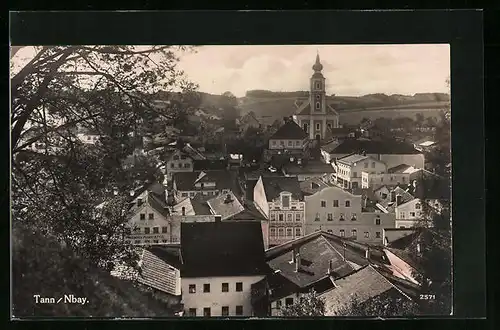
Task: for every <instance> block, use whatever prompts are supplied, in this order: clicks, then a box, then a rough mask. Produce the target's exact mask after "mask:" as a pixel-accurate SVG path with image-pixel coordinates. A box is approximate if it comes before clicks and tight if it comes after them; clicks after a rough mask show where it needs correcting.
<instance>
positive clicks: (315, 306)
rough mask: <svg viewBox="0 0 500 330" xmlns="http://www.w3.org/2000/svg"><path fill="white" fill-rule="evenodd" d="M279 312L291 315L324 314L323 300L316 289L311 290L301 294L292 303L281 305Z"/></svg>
mask: <svg viewBox="0 0 500 330" xmlns="http://www.w3.org/2000/svg"><path fill="white" fill-rule="evenodd" d="M281 313H282V315H283V316H292V317H307V316H324V315H325V302H324V301H323V299H321V298H320V297H319V296H318V294H317V293H316V291H314V290H311V291H310V292H308V293H305V294H303V295H301V296H300V297H299V299H298V300H296V302H295V303H294V304H292V305H289V306H285V307H282V308H281Z"/></svg>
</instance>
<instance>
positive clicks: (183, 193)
mask: <svg viewBox="0 0 500 330" xmlns="http://www.w3.org/2000/svg"><path fill="white" fill-rule="evenodd" d="M228 192H229V189H222V190H220V189H216V188H215V187H214V188H213V189H212V188H211V187H207V188H204V189H203V190H177V191H176V194H175V196H176V198H177V199H178V200H181V199H183V198H187V197H189V198H193V197H195V196H196V195H197V194H202V195H203V196H212V197H217V196H219V195H220V194H227V193H228Z"/></svg>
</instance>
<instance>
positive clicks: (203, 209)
mask: <svg viewBox="0 0 500 330" xmlns="http://www.w3.org/2000/svg"><path fill="white" fill-rule="evenodd" d="M198 196H199V195H197V196H196V197H195V198H188V197H186V198H184V199H183V200H181V201H179V203H177V204H176V205H174V207H173V214H175V215H181V214H182V208H183V207H184V212H185V213H184V214H185V215H210V214H212V212H211V211H210V207H209V206H208V205H207V204H206V202H205V201H204V200H202V199H200V197H198Z"/></svg>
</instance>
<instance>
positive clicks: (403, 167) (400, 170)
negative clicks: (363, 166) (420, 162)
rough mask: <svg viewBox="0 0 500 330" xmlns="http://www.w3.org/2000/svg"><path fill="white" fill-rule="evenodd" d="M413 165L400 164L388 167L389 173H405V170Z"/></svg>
mask: <svg viewBox="0 0 500 330" xmlns="http://www.w3.org/2000/svg"><path fill="white" fill-rule="evenodd" d="M412 167H413V166H410V165H406V164H399V165H397V166H394V167H391V168H388V169H387V173H403V172H404V171H405V170H407V169H409V168H412Z"/></svg>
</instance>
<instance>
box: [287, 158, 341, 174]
mask: <svg viewBox="0 0 500 330" xmlns="http://www.w3.org/2000/svg"><path fill="white" fill-rule="evenodd" d="M284 170H285V172H286V173H287V174H290V175H292V174H317V173H319V174H323V173H335V169H334V168H333V166H332V165H331V164H327V163H324V162H321V161H308V162H307V163H306V164H302V165H298V164H295V163H290V164H286V165H285V166H284Z"/></svg>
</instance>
